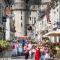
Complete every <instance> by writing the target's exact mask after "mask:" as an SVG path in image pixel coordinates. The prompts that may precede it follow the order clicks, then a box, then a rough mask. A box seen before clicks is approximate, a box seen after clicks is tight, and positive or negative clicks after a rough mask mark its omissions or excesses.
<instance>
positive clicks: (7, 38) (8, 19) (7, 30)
mask: <svg viewBox="0 0 60 60" xmlns="http://www.w3.org/2000/svg"><path fill="white" fill-rule="evenodd" d="M5 39H6V40H10V18H9V17H7V18H6V34H5Z"/></svg>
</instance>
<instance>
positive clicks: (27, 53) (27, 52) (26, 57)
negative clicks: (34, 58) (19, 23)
mask: <svg viewBox="0 0 60 60" xmlns="http://www.w3.org/2000/svg"><path fill="white" fill-rule="evenodd" d="M24 55H25V60H27V59H28V57H29V48H28V45H27V44H25V46H24Z"/></svg>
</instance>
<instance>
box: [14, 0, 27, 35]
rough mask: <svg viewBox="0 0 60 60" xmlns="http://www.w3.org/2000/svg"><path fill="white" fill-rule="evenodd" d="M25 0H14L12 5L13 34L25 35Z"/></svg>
mask: <svg viewBox="0 0 60 60" xmlns="http://www.w3.org/2000/svg"><path fill="white" fill-rule="evenodd" d="M25 12H26V11H25V2H24V1H23V0H15V5H13V14H14V15H15V17H14V18H15V30H16V33H15V36H18V35H20V36H23V35H25Z"/></svg>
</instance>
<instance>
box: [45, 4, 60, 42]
mask: <svg viewBox="0 0 60 60" xmlns="http://www.w3.org/2000/svg"><path fill="white" fill-rule="evenodd" d="M59 6H60V4H59V3H58V6H57V7H55V8H54V9H53V8H51V10H50V20H51V24H50V27H51V28H52V29H51V30H50V31H49V32H48V33H47V34H45V36H48V35H50V36H48V37H49V39H50V40H51V42H53V43H54V42H59V41H60V35H59V34H60V29H59V25H58V24H57V22H58V23H59V22H60V15H59V12H60V11H59V8H60V7H59ZM54 28H56V29H55V30H53V29H54ZM48 30H49V29H48Z"/></svg>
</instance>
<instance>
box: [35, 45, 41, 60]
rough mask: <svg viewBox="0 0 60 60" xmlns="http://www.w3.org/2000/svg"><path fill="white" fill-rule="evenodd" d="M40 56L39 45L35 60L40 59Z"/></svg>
mask: <svg viewBox="0 0 60 60" xmlns="http://www.w3.org/2000/svg"><path fill="white" fill-rule="evenodd" d="M40 56H41V54H40V49H39V47H38V46H37V48H36V51H35V60H40Z"/></svg>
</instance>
